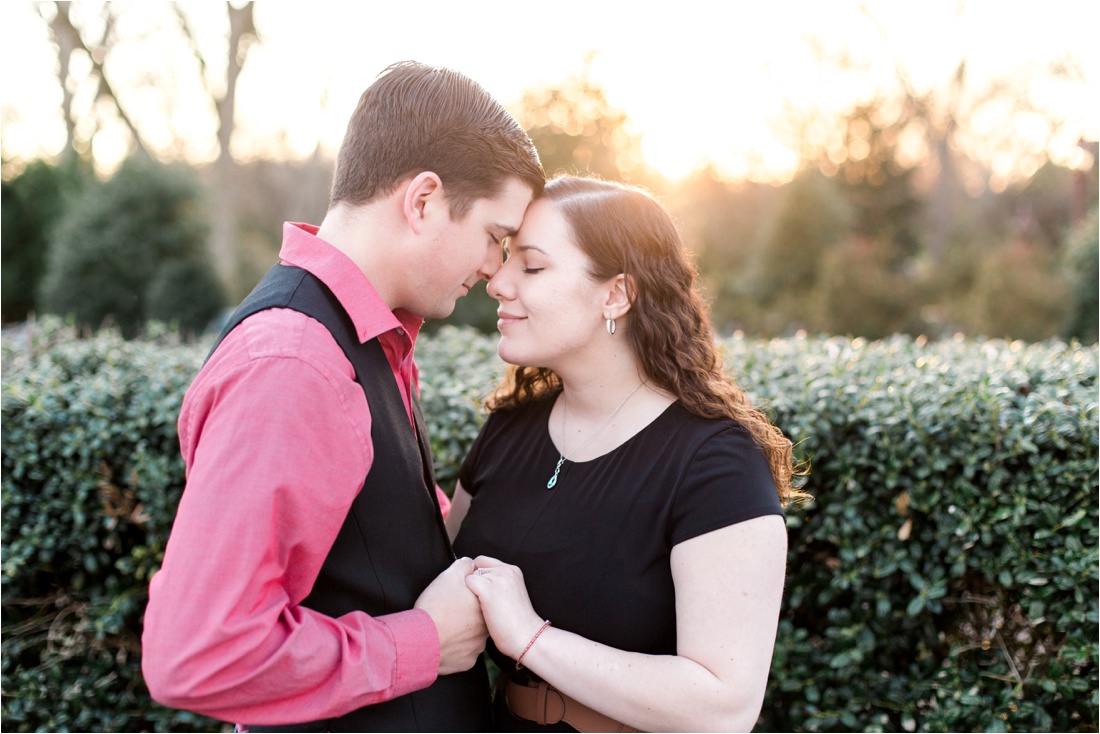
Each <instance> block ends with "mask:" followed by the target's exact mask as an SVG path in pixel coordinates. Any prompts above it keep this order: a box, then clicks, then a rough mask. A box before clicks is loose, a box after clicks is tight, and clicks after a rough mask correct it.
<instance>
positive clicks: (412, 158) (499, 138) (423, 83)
mask: <svg viewBox="0 0 1100 734" xmlns="http://www.w3.org/2000/svg"><path fill="white" fill-rule="evenodd" d="M421 171H434V172H435V173H437V174H438V175H439V178H440V180H442V181H443V186H444V187H445V190H446V192H447V200H448V202H449V203H450V208H451V218H452V219H454V220H456V221H458V220H461V219H462V218H463V217H465V216H466V214H467V213H468V212H469V210H470V207H471V206H472V205H473V203H474V202H475V201H476V200H478V199H489V198H493V197H495V196H497V195H499V194H500V192H501V191H502V190H503V189H504V185H505V184H506V183H507V181H508V180H509V179H510V178H515V179H518V180H519V181H522V182H523V183H524V184H526V185H527V186H530V187H531V190H532V191H533V192H534V193H535V194H538V193H539V192H540V191H542V185H543V183H544V181H545V174H544V173H543V170H542V165H541V164H540V163H539V156H538V152H536V150H535V146H534V144H533V143H532V142H531V139H530V138H529V137H528V136H527V133H526V132H524V130H523V128H522V127H521V126H520V124H519V123H518V122H516V121H515V119H514V118H513V117H512V116H511V115H510V114H508V111H507V110H505V109H504V107H502V106H501V104H500V103H499V102H497V101H496V100H495V99H493V97H492V96H491V95H490V94H489V93H488V92H487V91H485V89H484V88H483V87H482V86H481V85H480V84H478V83H477V82H475V81H473V80H472V79H470V78H469V77H467V76H465V75H463V74H461V73H459V72H457V71H454V70H452V69H445V68H442V67H438V66H429V65H427V64H421V63H418V62H415V61H403V62H400V63H397V64H393V65H391V66H389V67H387V68H386V69H385V70H384V71H383V72H382V74H380V75H379V78H378V79H377V80H376V81H375V82H374V83H373V84H371V85H370V86H369V87H367V90H366V91H365V92H363V95H362V97H360V98H359V105H358V107H356V109H355V112H354V113H353V114H352V116H351V120H350V121H349V122H348V129H347V133H346V134H345V135H344V142H343V143H342V144H341V145H340V152H339V154H338V155H337V158H336V171H335V173H334V174H333V179H332V193H331V196H330V200H329V206H330V207H331V206H335V205H336V204H337V203H338V202H342V201H343V202H347V203H348V204H352V205H358V204H363V203H365V202H369V201H373V200H374V199H376V198H377V197H379V196H385V195H387V194H389V193H390V192H392V191H393V190H394V189H396V188H397V185H398V184H399V183H400V182H401V181H402V179H404V178H406V177H408V176H414V175H416V174H417V173H420V172H421Z"/></svg>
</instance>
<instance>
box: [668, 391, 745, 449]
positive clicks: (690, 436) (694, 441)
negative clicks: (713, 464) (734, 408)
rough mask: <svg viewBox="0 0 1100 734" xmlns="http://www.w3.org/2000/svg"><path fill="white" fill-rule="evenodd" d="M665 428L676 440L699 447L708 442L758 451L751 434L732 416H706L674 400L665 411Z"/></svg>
mask: <svg viewBox="0 0 1100 734" xmlns="http://www.w3.org/2000/svg"><path fill="white" fill-rule="evenodd" d="M666 416H667V418H668V420H667V422H666V427H665V430H668V431H670V432H672V433H673V434H674V435H675V436H676V440H677V441H678V442H682V443H684V444H686V445H689V446H693V447H696V448H698V447H700V446H702V445H703V444H706V443H710V442H719V443H725V444H729V445H732V446H739V447H741V448H743V449H746V450H750V451H754V452H755V451H760V449H759V447H757V444H756V442H755V441H754V440H753V437H752V434H751V433H750V432H749V430H748V429H747V428H745V427H744V426H743V425H742V424H741V423H740V422H738V421H736V420H734V419H733V418H707V417H704V416H701V415H698V414H696V413H693V412H691V411H690V410H688V408H687V406H685V405H684V404H683V403H682V402H680V401H676V402H675V403H673V404H672V405H670V406H669V408H668V410H667V411H666Z"/></svg>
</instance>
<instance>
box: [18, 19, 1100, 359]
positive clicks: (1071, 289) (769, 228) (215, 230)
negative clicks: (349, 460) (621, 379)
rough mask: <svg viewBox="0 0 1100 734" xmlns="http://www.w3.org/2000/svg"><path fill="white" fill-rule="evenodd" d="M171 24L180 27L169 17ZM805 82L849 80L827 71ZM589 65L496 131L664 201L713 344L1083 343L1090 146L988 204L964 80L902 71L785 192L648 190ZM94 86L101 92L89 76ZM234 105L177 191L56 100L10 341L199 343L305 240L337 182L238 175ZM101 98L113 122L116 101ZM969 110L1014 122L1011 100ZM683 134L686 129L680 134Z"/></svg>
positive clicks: (29, 195) (626, 127)
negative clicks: (60, 115)
mask: <svg viewBox="0 0 1100 734" xmlns="http://www.w3.org/2000/svg"><path fill="white" fill-rule="evenodd" d="M47 5H48V4H47ZM228 8H229V10H228V12H229V13H230V14H231V15H232V16H233V18H234V19H235V20H234V23H233V24H231V33H232V34H235V35H231V37H230V42H231V43H230V47H229V49H228V50H227V56H226V57H225V58H222V59H210V58H208V59H205V60H204V64H205V66H204V67H203V68H204V69H205V68H208V67H211V66H215V65H218V64H219V63H220V68H222V69H223V70H224V72H225V73H226V74H227V75H229V78H231V79H232V78H235V77H234V76H233V75H234V74H239V73H240V67H241V66H242V65H243V64H244V62H245V60H246V58H247V50H248V48H250V46H251V45H254V44H255V43H257V42H258V41H257V38H256V37H255V32H254V28H252V26H251V16H250V13H251V4H249V3H246V4H243V5H240V7H237V6H232V5H230V6H228ZM107 14H108V17H109V16H110V13H109V11H108V13H107ZM43 17H44V20H47V21H48V23H49V24H50V27H51V30H52V32H53V33H54V36H55V37H56V38H58V39H64V38H66V37H75V38H77V39H79V43H74V42H70V43H69V45H68V46H66V45H65V44H64V43H61V42H60V41H59V46H58V48H59V53H60V54H61V56H62V57H64V55H65V52H66V48H68V49H69V53H70V54H71V53H73V50H72V49H77V50H79V49H80V48H84V49H85V50H91V51H95V52H96V53H95V54H94V55H95V57H96V58H99V57H103V56H105V55H107V54H109V53H110V51H111V43H112V42H111V40H110V39H111V38H112V36H111V35H110V34H107V33H105V34H104V35H103V40H102V43H101V45H100V46H98V47H95V48H90V47H89V43H90V41H89V39H88V33H87V32H82V30H83V29H81V28H79V27H77V25H76V24H75V21H74V20H73V19H72V18H70V17H69V15H68V12H67V10H66V9H65V7H64V4H62V5H60V6H58V10H57V12H56V13H54V14H53V15H52V16H47V15H46V14H44V16H43ZM179 23H180V28H181V29H186V28H187V18H186V17H185V16H184V15H183V14H180V15H179ZM97 38H98V37H97ZM196 48H197V47H196ZM97 49H98V50H97ZM198 53H199V52H198V51H197V50H196V54H198ZM820 61H821V63H822V64H826V65H827V64H834V65H835V66H836V70H835V71H836V73H837V74H843V73H845V71H846V69H845V67H844V63H845V62H843V61H837V60H835V59H829V58H823V59H821V60H820ZM591 62H592V58H591V57H589V58H588V59H586V62H585V64H584V66H583V68H582V69H581V71H580V72H578V73H575V74H572V75H569V76H567V77H566V78H564V79H563V80H562V81H561V82H560V83H558V84H552V85H544V86H541V87H537V88H532V89H530V90H528V92H527V93H525V94H524V95H523V97H522V98H521V99H520V100H519V101H518V102H517V103H516V104H514V105H512V111H513V112H514V114H516V116H517V118H518V119H519V120H520V121H521V122H522V123H523V125H524V126H525V127H526V129H527V130H528V132H529V133H530V135H531V137H532V139H533V140H534V142H535V144H536V147H537V148H538V150H539V153H540V156H541V158H542V161H543V164H544V166H545V168H546V170H547V173H548V175H555V174H559V173H571V174H580V175H593V176H599V177H601V178H605V179H610V180H621V181H626V182H630V183H634V184H637V185H641V186H644V187H646V188H648V189H650V190H652V191H653V192H654V193H656V194H657V195H658V196H659V197H661V198H662V200H663V201H664V202H665V203H666V205H667V206H668V208H669V209H670V211H671V212H672V213H673V215H674V216H675V218H676V220H677V221H678V223H679V224H680V226H681V229H682V231H683V232H684V235H685V239H686V241H687V243H688V245H689V247H690V248H691V249H692V250H693V251H694V253H695V255H696V259H697V263H698V267H699V270H700V275H701V278H702V283H703V286H704V290H705V292H706V295H707V296H708V298H709V301H710V303H711V307H712V312H713V316H714V320H715V323H716V326H717V328H718V330H719V332H720V333H723V334H731V333H733V332H737V331H740V332H743V333H746V334H749V335H753V336H780V335H790V334H794V333H796V332H798V331H800V330H806V331H809V332H812V333H825V334H836V335H847V336H852V337H867V338H884V337H887V336H889V335H891V334H896V333H902V334H909V335H926V336H928V337H931V338H942V337H944V336H950V335H953V334H956V333H965V334H967V335H971V336H986V337H1006V338H1019V339H1025V340H1043V339H1048V338H1052V337H1061V338H1077V339H1080V340H1083V341H1085V342H1091V341H1095V340H1096V339H1097V325H1096V322H1097V320H1096V312H1097V296H1096V294H1097V288H1098V285H1097V251H1096V209H1097V196H1098V187H1097V144H1096V142H1095V141H1085V140H1082V141H1081V142H1080V147H1081V149H1082V156H1081V161H1083V163H1081V165H1078V166H1077V167H1076V168H1068V167H1064V166H1059V165H1056V164H1055V163H1053V162H1050V161H1047V162H1045V163H1042V164H1041V165H1038V166H1037V168H1036V170H1035V172H1034V174H1033V175H1031V176H1030V177H1027V178H1022V179H1020V180H1017V181H1015V182H1014V183H1011V184H1010V185H1007V186H1000V185H994V183H995V182H994V179H995V178H996V175H995V173H994V172H993V171H992V170H990V169H989V167H988V166H984V167H983V164H982V163H981V162H980V161H979V160H978V159H977V158H976V157H974V156H972V155H970V154H969V153H968V150H969V149H970V148H973V144H972V143H967V140H966V139H965V138H964V137H962V136H961V133H960V131H961V130H962V129H963V128H965V126H966V122H967V120H968V119H969V117H971V116H973V115H974V114H976V109H975V104H976V103H974V102H973V101H966V102H965V103H964V101H965V100H970V99H971V97H972V96H973V95H971V97H967V96H966V95H964V94H963V93H962V90H963V89H964V88H965V86H966V84H967V77H966V71H965V60H962V61H960V63H959V68H958V69H957V70H956V72H955V74H954V76H953V77H952V78H951V79H949V80H947V82H945V84H944V85H942V87H941V88H939V89H933V90H932V91H929V92H924V93H922V94H918V93H916V92H914V91H913V90H912V88H911V85H910V84H909V83H908V80H907V79H906V78H905V76H904V74H903V73H901V72H900V71H899V74H898V82H897V85H896V88H895V89H893V90H887V91H883V92H880V93H879V94H878V96H876V97H875V98H874V99H871V100H870V101H866V102H861V103H858V104H855V105H853V106H852V107H851V108H849V109H848V110H846V111H845V112H843V113H840V114H836V113H833V114H831V115H826V114H824V113H823V112H822V111H821V110H817V109H805V108H798V107H797V106H794V105H791V106H789V108H788V109H787V110H786V111H785V113H784V116H783V118H782V119H779V120H775V121H774V126H775V128H776V129H777V130H778V131H779V132H780V133H781V134H782V135H783V137H784V138H785V140H786V141H787V143H788V145H790V147H791V148H792V149H794V150H796V151H798V153H799V156H800V157H801V160H802V161H803V166H802V169H801V171H800V172H799V173H798V174H797V175H796V176H795V177H794V178H793V179H792V180H790V181H789V182H786V183H756V182H752V181H730V180H726V179H724V178H723V177H722V176H721V175H720V174H719V173H718V172H717V171H716V170H715V169H714V168H712V167H704V168H701V169H699V170H697V171H696V172H695V173H694V174H692V175H691V176H689V177H687V178H686V179H684V180H681V181H668V180H666V179H664V178H662V176H661V175H660V174H659V173H658V172H656V171H655V170H653V169H652V168H650V167H649V166H647V165H646V162H645V161H644V159H643V157H642V153H641V145H640V142H641V137H640V134H639V133H638V132H637V131H636V130H634V128H633V126H632V125H631V120H630V118H629V116H628V114H627V113H626V112H625V111H624V110H621V109H617V108H616V107H615V106H614V105H612V104H611V103H610V102H609V100H608V97H607V94H606V92H605V90H604V89H603V88H601V87H600V85H599V84H597V83H596V82H594V81H593V80H592V79H591V77H590V74H589V69H590V67H591ZM63 66H64V65H63ZM97 70H98V71H97ZM96 71H97V73H98V74H99V75H100V77H101V80H102V81H103V82H106V80H107V76H106V71H105V67H104V66H103V65H102V64H100V65H98V66H96V67H94V68H93V72H96ZM231 86H232V85H230V87H231ZM230 87H222V88H218V91H212V92H211V103H212V104H213V105H215V107H216V108H217V110H218V111H219V121H220V127H219V130H218V140H219V152H218V154H217V157H216V158H215V160H214V161H213V162H212V163H210V164H209V165H206V166H204V167H197V168H194V169H193V170H192V171H190V172H188V171H185V170H183V169H184V166H183V165H181V164H178V163H177V164H175V165H163V164H158V163H157V162H156V159H157V156H156V155H154V154H153V153H152V152H150V148H151V146H148V145H146V144H143V143H142V134H141V132H140V131H139V129H138V128H137V126H136V125H133V124H131V125H130V128H129V129H130V130H131V133H132V137H133V142H132V146H131V148H132V151H133V157H132V160H130V161H128V162H127V163H126V164H125V165H123V166H122V167H121V168H120V169H119V170H118V171H117V172H115V173H113V174H111V175H110V176H109V177H102V176H97V175H95V173H94V172H93V166H92V159H91V150H92V141H93V140H94V137H95V134H96V133H95V130H96V124H95V119H91V121H90V122H89V119H88V118H89V116H91V117H92V118H94V116H95V115H101V114H102V111H101V108H102V104H100V105H99V106H98V107H97V108H96V109H97V110H100V111H98V112H95V113H94V114H93V112H92V111H91V110H85V111H81V110H79V109H76V107H75V103H74V102H73V101H72V100H66V101H65V103H66V104H68V105H69V107H67V108H66V117H67V119H69V120H72V121H73V125H72V127H71V129H70V141H69V148H68V149H67V152H66V153H65V154H63V155H62V156H61V157H60V158H59V160H57V161H42V160H38V161H34V162H32V163H30V164H29V165H26V166H24V167H22V168H21V169H19V170H16V169H15V167H14V166H12V165H8V163H10V162H6V163H5V174H6V175H5V179H4V180H3V184H2V185H3V202H4V204H3V205H4V217H3V227H4V229H3V314H2V315H3V321H4V323H5V324H12V323H15V322H20V321H22V320H24V319H26V318H27V316H28V315H29V314H31V313H56V314H64V315H69V316H72V317H73V318H74V319H75V321H76V323H78V324H81V325H85V326H88V327H92V328H97V327H99V326H101V325H102V324H104V323H105V322H106V323H117V324H118V325H119V326H120V327H121V329H122V331H123V333H125V334H128V335H133V334H136V333H138V331H139V329H140V326H141V324H142V323H143V321H144V320H145V319H148V318H156V319H159V320H167V321H175V322H177V323H179V324H180V325H181V326H182V327H183V328H184V329H185V330H192V331H202V330H203V329H204V328H205V327H206V326H207V325H208V324H211V323H212V322H215V321H216V320H217V319H216V317H217V315H218V314H219V313H220V312H221V309H222V308H223V307H228V306H230V305H231V304H233V303H236V302H237V301H239V299H240V298H242V297H243V296H244V295H245V294H247V292H248V291H249V290H250V289H251V287H252V285H253V284H254V283H255V282H256V281H257V280H258V279H259V277H260V276H261V275H262V273H263V272H264V271H265V270H266V269H267V267H269V266H270V264H271V263H273V262H274V261H275V259H276V257H277V253H278V248H279V242H280V238H281V226H280V225H281V223H282V222H283V221H288V220H289V221H308V222H314V223H317V222H319V221H320V219H321V218H322V217H323V216H324V212H325V209H326V206H327V190H328V183H329V177H330V175H331V169H332V161H330V160H328V159H327V158H325V157H324V156H323V155H322V154H321V153H320V152H319V150H320V149H318V150H316V151H315V152H314V154H313V155H312V156H311V157H309V158H306V159H304V160H297V161H273V160H250V161H238V160H236V159H235V158H234V157H233V156H232V155H231V152H230V147H229V145H228V141H229V138H230V137H231V135H232V134H233V129H234V118H233V115H232V105H233V98H232V92H233V90H232V89H231V88H230ZM103 89H104V90H107V91H104V92H102V93H101V96H104V95H105V96H107V97H108V98H110V99H112V100H114V101H115V103H116V105H117V106H118V109H119V110H121V109H123V105H122V104H121V103H120V102H119V101H118V99H117V97H116V96H115V95H121V91H118V90H115V89H114V88H113V87H111V86H110V85H108V84H104V86H103ZM982 99H985V100H987V101H988V100H993V101H994V102H999V103H1003V102H1004V101H1005V100H1006V99H1007V100H1009V101H1013V103H1015V97H1013V90H1012V89H1011V88H1010V87H1006V88H992V89H989V90H986V93H985V97H983V98H982ZM1050 124H1051V125H1056V124H1057V121H1051V123H1050ZM690 129H691V128H690V124H687V123H685V128H684V134H685V135H690ZM223 294H224V295H223ZM495 307H496V304H495V302H493V301H492V299H491V298H489V297H488V296H487V295H486V293H485V289H484V284H482V285H481V286H479V287H478V288H477V289H475V291H474V292H473V293H472V294H471V295H470V296H469V297H468V298H465V299H463V300H462V301H460V302H459V304H458V307H457V308H456V311H455V313H454V314H453V315H452V316H451V317H450V318H449V319H447V320H446V321H444V322H439V323H431V324H429V325H428V329H429V331H431V330H434V329H435V328H438V326H440V325H441V324H442V323H451V324H465V325H472V326H475V327H477V328H478V329H481V330H482V331H486V332H492V331H493V330H494V328H495Z"/></svg>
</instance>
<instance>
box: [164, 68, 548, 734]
mask: <svg viewBox="0 0 1100 734" xmlns="http://www.w3.org/2000/svg"><path fill="white" fill-rule="evenodd" d="M542 185H543V171H542V168H541V166H540V165H539V161H538V156H537V154H536V152H535V149H534V147H533V145H532V144H531V141H530V139H529V138H528V137H527V135H526V134H525V133H524V132H523V129H522V128H521V127H520V126H519V125H518V124H517V123H516V122H515V120H514V119H512V117H511V116H510V115H508V113H507V112H506V111H505V110H504V109H503V108H502V107H501V106H500V104H498V103H497V102H496V101H495V100H493V99H492V98H491V97H490V96H489V95H488V93H486V92H485V90H484V89H482V88H481V87H480V86H478V85H477V84H476V83H475V82H473V81H471V80H470V79H468V78H466V77H464V76H463V75H461V74H458V73H457V72H454V71H450V70H447V69H440V68H433V67H428V66H424V65H421V64H417V63H413V62H407V63H402V64H396V65H394V66H392V67H390V68H389V69H387V70H386V71H384V72H383V73H382V75H381V76H380V77H379V78H378V80H376V81H375V82H374V84H372V85H371V86H370V87H369V88H368V89H367V90H366V92H364V94H363V96H362V98H361V99H360V102H359V106H358V108H357V109H356V111H355V113H354V115H353V116H352V119H351V121H350V123H349V125H348V130H347V134H346V136H345V138H344V141H343V144H342V145H341V148H340V153H339V156H338V159H337V164H336V172H335V176H334V180H333V188H332V197H331V203H330V208H329V211H328V213H327V214H326V215H325V218H324V221H323V222H322V224H321V226H320V227H319V228H314V227H310V226H308V225H299V224H289V223H288V224H286V225H284V238H283V246H282V250H281V251H280V259H281V263H280V264H279V265H276V266H275V267H274V268H272V270H271V271H270V272H269V273H268V275H267V276H265V278H264V280H263V281H262V282H261V284H260V285H259V286H257V288H256V290H255V291H253V293H252V295H250V296H249V297H248V299H246V300H245V302H244V303H243V304H241V307H240V308H239V309H238V311H237V313H236V314H235V315H234V318H233V319H231V321H230V324H229V326H228V327H227V328H226V331H225V332H223V334H222V337H221V339H220V340H219V342H218V344H217V345H216V346H215V349H214V351H213V352H212V354H211V356H210V358H209V359H208V361H207V363H206V365H205V366H204V367H203V369H202V371H201V372H200V373H199V375H198V376H197V377H196V378H195V381H194V383H193V384H192V385H191V387H190V388H189V390H188V392H187V395H186V397H185V398H184V403H183V408H182V410H181V412H180V419H179V434H180V446H181V450H182V453H183V457H184V461H185V463H186V466H187V487H186V490H185V491H184V493H183V498H182V500H181V502H180V506H179V511H178V514H177V516H176V520H175V524H174V526H173V528H172V535H171V538H170V539H169V542H168V547H167V549H166V552H165V557H164V563H163V566H162V568H161V570H160V571H159V572H158V573H157V574H156V575H155V576H154V577H153V580H152V583H151V584H150V593H149V597H150V598H149V607H148V609H147V611H146V615H145V632H144V635H143V638H142V644H143V648H144V654H143V660H142V670H143V672H144V675H145V679H146V683H147V684H148V686H149V690H150V691H151V693H152V695H153V697H154V698H155V699H156V700H158V701H160V702H161V703H163V704H165V705H168V706H173V707H176V708H186V709H189V710H193V711H197V712H199V713H203V714H206V715H209V716H214V717H217V718H220V719H223V720H227V721H235V722H240V723H241V724H242V728H244V727H247V728H249V729H250V730H252V731H263V730H267V731H271V730H288V729H289V730H295V731H306V730H322V731H323V730H326V729H327V730H329V731H371V730H380V731H407V730H425V731H447V730H455V731H458V730H465V731H484V730H485V729H484V727H485V725H486V723H487V718H488V685H487V679H486V672H485V669H484V666H483V665H482V664H481V663H480V662H479V655H480V652H481V650H482V649H483V648H484V645H485V640H486V636H487V632H486V629H485V625H484V621H483V620H482V617H481V612H480V608H479V607H478V604H477V600H476V598H475V597H474V596H473V595H472V594H471V593H470V592H469V591H468V590H467V588H466V585H465V576H466V575H467V574H468V573H470V572H471V571H472V570H473V564H472V562H471V561H470V560H469V559H458V560H455V559H454V554H453V551H452V550H451V547H450V543H449V541H448V540H447V537H446V531H445V530H444V528H443V525H442V517H441V509H440V505H441V501H440V499H439V497H438V489H437V487H436V486H435V480H434V475H433V474H432V471H431V456H430V450H429V449H428V448H427V437H426V436H425V435H424V428H423V422H422V418H421V416H420V410H419V403H418V398H417V394H418V374H417V367H416V364H415V363H414V361H413V345H414V343H415V340H416V336H417V333H418V331H419V328H420V325H421V323H422V320H423V318H441V317H445V316H447V315H448V314H450V313H451V311H452V310H453V308H454V304H455V300H456V299H458V298H459V297H461V296H463V295H465V294H466V293H467V292H468V291H469V289H470V287H471V286H473V285H474V284H475V283H476V282H477V281H478V280H480V279H482V278H485V279H488V278H489V277H491V276H492V275H493V273H494V272H496V270H497V269H498V268H499V267H500V264H501V241H502V240H503V239H504V238H505V237H507V236H509V235H511V234H512V233H514V232H515V231H516V230H517V229H518V228H519V225H520V222H521V220H522V218H523V214H524V211H525V209H526V207H527V204H528V203H529V202H530V200H531V198H532V196H534V195H537V194H538V193H540V192H541V189H542ZM445 502H446V497H445V496H444V497H443V498H442V503H445ZM294 725H298V726H294Z"/></svg>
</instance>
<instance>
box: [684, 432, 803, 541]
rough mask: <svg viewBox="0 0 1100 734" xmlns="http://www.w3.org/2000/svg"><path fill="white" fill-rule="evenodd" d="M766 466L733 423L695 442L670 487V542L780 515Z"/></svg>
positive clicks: (748, 438) (749, 439)
mask: <svg viewBox="0 0 1100 734" xmlns="http://www.w3.org/2000/svg"><path fill="white" fill-rule="evenodd" d="M782 514H783V506H782V504H781V503H780V502H779V495H778V494H777V492H776V489H775V480H774V479H773V478H772V473H771V467H770V466H769V465H768V461H767V459H766V458H765V456H764V452H763V451H762V450H761V449H760V447H759V446H757V445H756V442H755V441H753V439H752V435H751V434H749V432H748V431H746V430H745V429H744V428H742V427H741V426H739V425H737V424H733V423H731V424H730V425H729V426H728V427H726V428H723V429H722V430H721V431H719V432H717V433H715V434H714V435H712V436H711V437H710V438H708V439H707V440H706V441H704V442H703V443H702V445H700V447H699V449H698V450H697V451H696V453H695V456H694V457H693V458H692V461H691V464H690V468H689V470H688V472H687V475H686V477H685V479H684V481H683V482H682V483H681V484H680V486H679V487H678V488H677V490H676V496H675V497H674V499H673V505H672V513H671V518H670V542H671V544H672V545H676V544H677V543H682V542H683V541H685V540H689V539H691V538H694V537H697V536H699V535H703V534H704V533H709V532H711V531H712V530H718V529H720V528H724V527H728V526H730V525H736V524H737V523H739V522H744V521H746V520H752V519H753V518H757V517H762V516H764V515H782Z"/></svg>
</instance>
